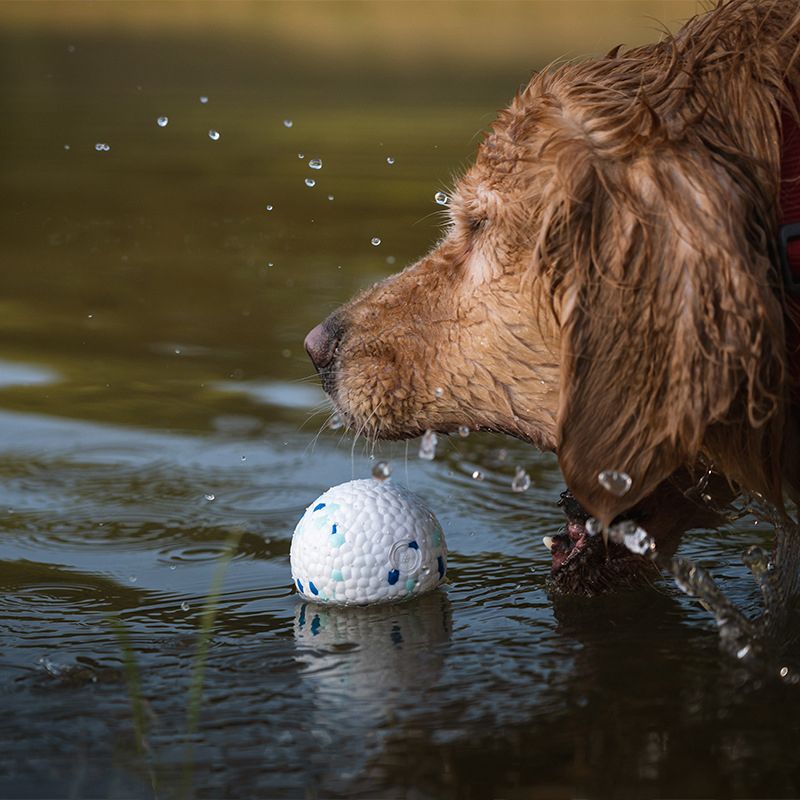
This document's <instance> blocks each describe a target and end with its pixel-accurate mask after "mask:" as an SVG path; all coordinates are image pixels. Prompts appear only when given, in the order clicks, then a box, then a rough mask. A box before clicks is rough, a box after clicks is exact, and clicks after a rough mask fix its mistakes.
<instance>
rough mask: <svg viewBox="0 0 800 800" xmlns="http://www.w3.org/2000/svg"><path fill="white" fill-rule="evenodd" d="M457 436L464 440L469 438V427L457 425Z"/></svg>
mask: <svg viewBox="0 0 800 800" xmlns="http://www.w3.org/2000/svg"><path fill="white" fill-rule="evenodd" d="M458 435H459V436H460V437H461V438H462V439H466V438H467V436H469V425H459V426H458Z"/></svg>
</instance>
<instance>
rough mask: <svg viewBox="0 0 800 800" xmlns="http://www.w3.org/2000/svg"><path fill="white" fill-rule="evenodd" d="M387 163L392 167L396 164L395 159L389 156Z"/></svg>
mask: <svg viewBox="0 0 800 800" xmlns="http://www.w3.org/2000/svg"><path fill="white" fill-rule="evenodd" d="M386 163H387V164H388V165H389V166H390V167H391V166H392V164H394V158H393V157H392V156H387V158H386Z"/></svg>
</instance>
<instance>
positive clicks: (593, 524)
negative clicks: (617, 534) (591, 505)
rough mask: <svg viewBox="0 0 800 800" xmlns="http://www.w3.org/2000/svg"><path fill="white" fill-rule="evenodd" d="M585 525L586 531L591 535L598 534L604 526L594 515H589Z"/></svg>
mask: <svg viewBox="0 0 800 800" xmlns="http://www.w3.org/2000/svg"><path fill="white" fill-rule="evenodd" d="M584 527H585V528H586V533H588V534H589V536H597V534H598V533H600V532H601V531H602V530H603V526H602V525H601V524H600V522H599V521H598V520H596V519H595V518H594V517H589V519H587V520H586V523H585V525H584Z"/></svg>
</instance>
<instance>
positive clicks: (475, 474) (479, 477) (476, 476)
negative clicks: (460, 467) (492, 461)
mask: <svg viewBox="0 0 800 800" xmlns="http://www.w3.org/2000/svg"><path fill="white" fill-rule="evenodd" d="M472 479H473V480H476V481H482V480H483V473H482V472H481V471H480V470H479V469H476V470H475V471H474V472H473V473H472Z"/></svg>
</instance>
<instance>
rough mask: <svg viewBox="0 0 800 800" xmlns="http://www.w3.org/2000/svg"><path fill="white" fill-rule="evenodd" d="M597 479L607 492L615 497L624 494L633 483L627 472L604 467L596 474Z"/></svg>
mask: <svg viewBox="0 0 800 800" xmlns="http://www.w3.org/2000/svg"><path fill="white" fill-rule="evenodd" d="M597 481H598V483H599V484H600V485H601V486H602V487H603V488H604V489H605V490H606V491H607V492H611V494H613V495H616V496H617V497H622V496H623V495H626V494H627V493H628V492H629V491H630V490H631V485H632V483H633V481H632V480H631V476H630V475H628V473H627V472H619V471H618V470H616V469H604V470H603V471H602V472H601V473H600V474H599V475H598V476H597Z"/></svg>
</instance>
